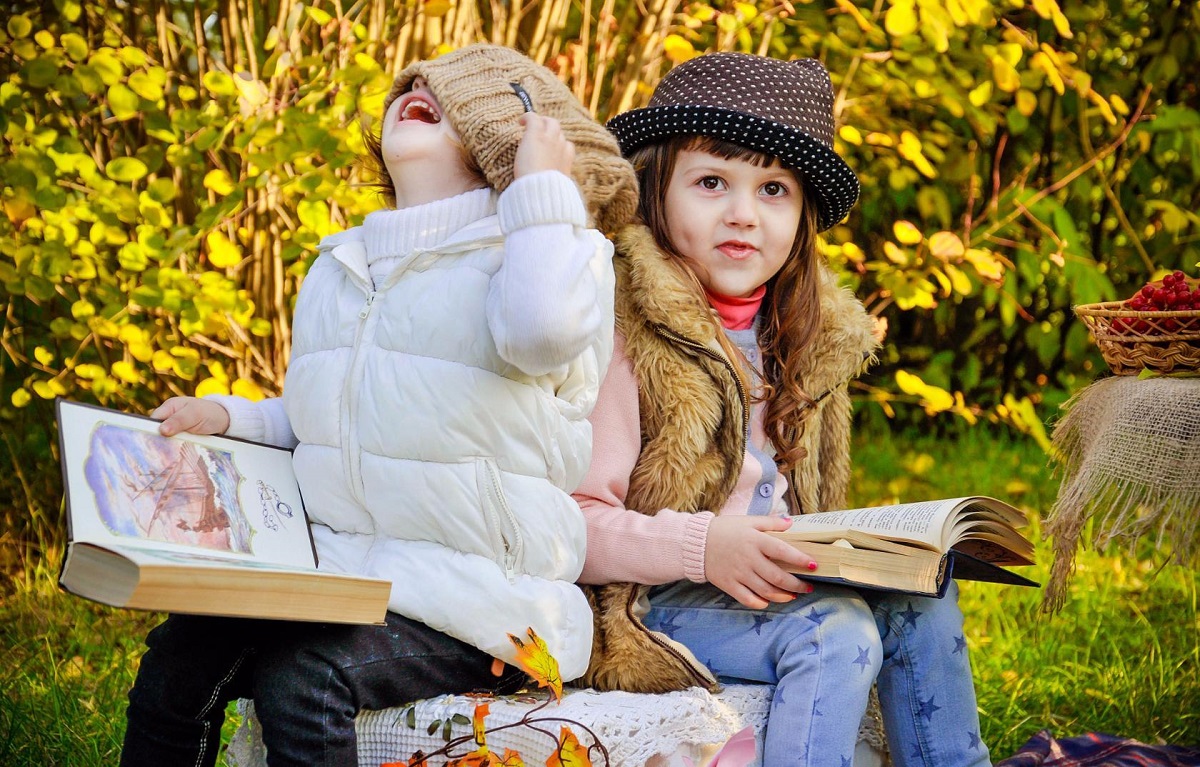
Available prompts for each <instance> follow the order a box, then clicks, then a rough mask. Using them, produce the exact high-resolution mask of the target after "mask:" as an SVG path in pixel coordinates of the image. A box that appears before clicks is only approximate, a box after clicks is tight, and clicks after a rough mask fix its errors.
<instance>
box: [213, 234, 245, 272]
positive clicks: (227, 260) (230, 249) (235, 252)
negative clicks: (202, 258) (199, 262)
mask: <svg viewBox="0 0 1200 767" xmlns="http://www.w3.org/2000/svg"><path fill="white" fill-rule="evenodd" d="M204 242H205V243H207V245H208V262H209V263H210V264H212V265H213V266H215V267H217V268H218V269H226V268H228V267H231V266H236V265H237V264H240V263H241V261H242V253H241V250H239V249H238V247H237V245H234V244H233V243H232V242H230V241H229V238H228V237H226V236H225V235H224V234H222V233H221V232H209V233H208V236H207V237H205V238H204Z"/></svg>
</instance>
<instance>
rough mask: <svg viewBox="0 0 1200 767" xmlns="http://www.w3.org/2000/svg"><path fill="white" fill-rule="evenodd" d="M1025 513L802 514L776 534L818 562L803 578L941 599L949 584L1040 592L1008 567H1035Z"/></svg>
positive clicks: (964, 505) (949, 504) (948, 503)
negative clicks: (1019, 529)
mask: <svg viewBox="0 0 1200 767" xmlns="http://www.w3.org/2000/svg"><path fill="white" fill-rule="evenodd" d="M1025 522H1026V519H1025V514H1024V513H1023V512H1021V511H1020V510H1019V509H1017V508H1015V507H1013V506H1010V505H1009V504H1007V503H1005V502H1004V501H999V500H996V499H995V498H988V497H986V496H971V497H967V498H947V499H944V500H939V501H918V502H915V503H901V504H896V505H893V506H875V507H871V508H865V509H849V510H846V511H826V512H819V513H816V514H802V515H800V516H797V517H793V518H792V527H791V529H789V530H786V531H784V532H773V533H771V535H774V536H776V537H777V538H780V539H782V540H784V541H787V542H788V543H790V544H792V545H793V546H795V547H796V548H798V549H800V550H801V551H803V552H804V553H805V554H808V555H809V556H810V557H812V558H813V559H814V560H816V562H817V569H816V571H814V572H809V571H808V570H797V571H796V572H797V574H798V575H800V576H801V577H802V578H804V579H805V580H812V581H832V582H838V583H844V584H847V585H852V586H861V587H866V588H873V589H883V590H887V591H903V592H908V593H911V594H921V595H926V596H942V595H944V594H945V593H946V585H947V584H948V583H949V582H950V579H951V578H960V579H965V580H974V581H991V582H994V583H1011V584H1017V585H1022V586H1036V585H1038V584H1037V583H1035V582H1033V581H1031V580H1029V579H1028V578H1026V577H1024V576H1021V575H1018V574H1016V573H1014V572H1011V571H1009V570H1005V569H1004V567H1006V566H1011V565H1031V564H1033V544H1032V543H1030V542H1029V541H1028V540H1027V539H1026V538H1025V537H1024V536H1022V535H1021V534H1020V533H1019V532H1017V527H1019V526H1022V525H1024V524H1025Z"/></svg>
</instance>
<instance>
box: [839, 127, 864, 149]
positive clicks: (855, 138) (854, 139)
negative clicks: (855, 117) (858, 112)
mask: <svg viewBox="0 0 1200 767" xmlns="http://www.w3.org/2000/svg"><path fill="white" fill-rule="evenodd" d="M838 137H839V138H841V140H842V141H845V142H846V143H847V144H853V145H854V146H858V145H859V144H861V143H862V142H863V137H862V134H861V133H859V132H858V128H855V127H854V126H853V125H843V126H842V127H841V128H839V129H838Z"/></svg>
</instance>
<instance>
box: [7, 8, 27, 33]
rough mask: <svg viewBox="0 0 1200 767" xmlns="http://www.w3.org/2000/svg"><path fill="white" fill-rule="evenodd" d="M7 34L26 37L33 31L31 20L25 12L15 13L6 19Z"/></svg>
mask: <svg viewBox="0 0 1200 767" xmlns="http://www.w3.org/2000/svg"><path fill="white" fill-rule="evenodd" d="M6 29H8V34H10V35H12V36H13V37H16V38H22V37H28V36H29V33H30V32H32V31H33V22H31V21H30V20H29V17H28V16H26V15H25V14H23V13H21V14H17V15H16V16H13V17H12V18H11V19H9V20H8V25H7V27H6Z"/></svg>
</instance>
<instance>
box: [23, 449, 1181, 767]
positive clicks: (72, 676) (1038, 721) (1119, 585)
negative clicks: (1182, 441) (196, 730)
mask: <svg viewBox="0 0 1200 767" xmlns="http://www.w3.org/2000/svg"><path fill="white" fill-rule="evenodd" d="M854 450H855V453H854V455H855V464H856V468H855V473H854V478H853V480H852V483H851V485H852V488H851V498H850V500H851V502H852V503H854V504H855V505H867V504H871V503H875V502H880V501H888V500H918V499H924V498H935V497H947V496H956V495H971V494H984V495H994V496H997V497H1000V498H1004V499H1006V500H1009V501H1012V502H1013V503H1015V504H1016V505H1017V506H1020V507H1021V508H1023V509H1025V510H1026V511H1028V512H1030V513H1031V516H1032V517H1033V520H1034V524H1033V525H1032V526H1031V529H1030V530H1029V533H1030V534H1031V535H1032V537H1034V539H1035V540H1038V541H1039V542H1038V564H1037V566H1036V567H1035V568H1030V569H1031V570H1032V572H1031V573H1029V574H1030V575H1031V577H1033V578H1034V579H1035V580H1040V581H1043V582H1044V581H1045V580H1046V578H1047V575H1048V571H1049V564H1050V554H1049V544H1048V542H1042V541H1040V534H1039V532H1038V530H1039V527H1038V522H1039V521H1040V518H1041V517H1042V516H1043V515H1044V514H1045V513H1046V512H1047V511H1048V510H1049V509H1050V507H1051V506H1052V505H1053V502H1054V498H1055V493H1056V492H1057V480H1056V478H1055V477H1054V476H1053V474H1052V471H1051V468H1050V467H1049V466H1048V465H1047V461H1046V459H1045V457H1044V455H1043V454H1042V452H1041V451H1040V450H1039V449H1038V448H1037V446H1036V445H1034V444H1033V443H1031V442H1028V441H1014V440H1012V439H1009V438H1006V437H1004V436H1003V435H1001V436H996V435H995V434H989V433H988V432H987V431H986V430H985V429H984V428H983V427H978V428H976V429H974V430H972V431H969V432H966V433H964V434H963V435H962V436H961V437H958V438H955V439H946V438H935V437H931V436H919V435H918V436H905V437H894V436H889V435H886V434H884V435H873V436H870V437H860V438H859V439H857V440H856V444H855V448H854ZM41 538H42V539H43V540H45V538H46V537H45V536H41ZM7 545H8V544H7V543H6V546H7ZM1136 554H1137V555H1136V556H1134V555H1133V554H1131V553H1130V552H1128V551H1125V550H1113V551H1109V552H1103V553H1098V552H1095V551H1085V552H1083V553H1082V554H1081V555H1080V558H1079V568H1078V572H1077V574H1076V576H1075V578H1074V580H1073V581H1072V586H1071V591H1070V594H1069V598H1068V601H1067V603H1066V605H1065V607H1064V608H1063V610H1062V611H1061V612H1060V613H1058V614H1056V615H1053V616H1049V615H1045V614H1043V613H1042V612H1041V611H1040V598H1041V595H1040V591H1039V590H1036V589H1025V588H1018V587H1003V586H993V585H990V584H980V583H964V584H962V607H963V611H964V612H965V613H966V616H967V630H968V633H967V639H968V643H969V645H970V648H971V652H972V663H973V666H974V672H975V679H976V689H977V692H978V696H979V708H980V712H981V719H982V724H983V734H984V738H985V740H986V741H987V742H988V744H989V746H990V747H991V749H992V755H993V758H994V759H996V760H999V759H1001V758H1003V757H1005V756H1008V755H1010V754H1012V753H1014V752H1015V751H1016V750H1017V748H1018V747H1019V746H1020V745H1021V744H1022V743H1024V741H1025V740H1026V739H1028V738H1029V737H1030V736H1032V735H1033V734H1034V733H1036V732H1037V731H1038V730H1040V729H1043V728H1047V729H1050V730H1051V731H1052V732H1053V733H1054V734H1055V735H1058V736H1060V737H1068V736H1071V735H1078V734H1081V733H1084V732H1087V731H1101V732H1108V733H1112V734H1117V735H1124V736H1129V737H1135V738H1138V739H1140V740H1143V741H1146V742H1161V741H1165V742H1170V743H1176V744H1183V745H1200V682H1198V681H1197V679H1198V678H1200V606H1198V602H1200V588H1198V587H1200V576H1198V575H1197V572H1196V571H1194V570H1190V569H1186V568H1183V567H1180V566H1177V565H1167V566H1162V561H1161V560H1162V558H1163V555H1162V554H1157V553H1155V552H1154V551H1153V549H1152V547H1150V546H1149V545H1148V544H1146V543H1142V544H1140V545H1139V547H1138V551H1137V552H1136ZM58 556H59V554H58V553H57V552H51V554H50V555H48V556H47V557H46V558H45V559H44V560H34V561H37V562H38V564H35V565H32V566H30V568H28V569H27V570H25V571H23V572H19V573H17V575H16V576H15V577H14V578H13V579H12V580H11V581H10V582H9V584H7V586H6V587H4V588H2V589H0V659H3V661H2V662H0V764H2V765H6V766H8V765H14V766H15V765H70V767H89V766H91V765H96V766H99V765H112V764H115V763H116V761H117V755H118V753H119V750H120V742H121V737H122V733H123V730H124V709H125V694H126V691H127V690H128V688H129V685H130V684H131V683H132V681H133V677H134V673H135V670H136V666H137V660H138V658H139V657H140V654H141V651H142V644H141V643H142V638H143V637H144V636H145V633H146V632H147V631H148V630H149V629H150V628H151V627H152V626H153V625H155V623H156V622H157V620H158V616H154V615H147V614H142V613H136V612H128V611H122V610H112V609H109V608H106V607H102V606H99V605H95V604H92V603H90V602H86V601H84V600H81V599H76V598H74V597H70V596H67V595H65V594H62V593H60V592H59V591H58V589H57V587H56V586H55V577H56V573H57V568H58ZM229 729H230V728H229V727H228V726H227V728H226V735H228V732H229Z"/></svg>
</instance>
